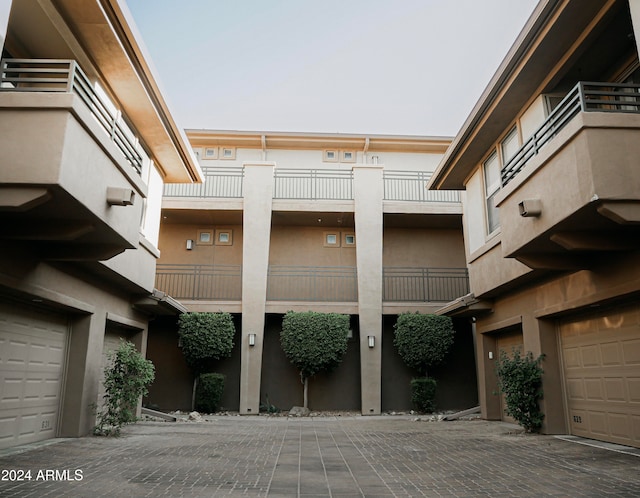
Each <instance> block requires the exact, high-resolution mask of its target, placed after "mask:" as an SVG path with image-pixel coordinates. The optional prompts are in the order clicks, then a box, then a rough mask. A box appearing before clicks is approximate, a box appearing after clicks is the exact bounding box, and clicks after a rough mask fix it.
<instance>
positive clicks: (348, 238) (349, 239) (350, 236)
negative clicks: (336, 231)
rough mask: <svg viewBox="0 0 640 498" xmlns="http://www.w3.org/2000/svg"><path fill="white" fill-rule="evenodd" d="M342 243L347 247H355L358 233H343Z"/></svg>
mask: <svg viewBox="0 0 640 498" xmlns="http://www.w3.org/2000/svg"><path fill="white" fill-rule="evenodd" d="M342 245H343V246H345V247H355V245H356V235H355V234H354V233H348V232H345V233H343V234H342Z"/></svg>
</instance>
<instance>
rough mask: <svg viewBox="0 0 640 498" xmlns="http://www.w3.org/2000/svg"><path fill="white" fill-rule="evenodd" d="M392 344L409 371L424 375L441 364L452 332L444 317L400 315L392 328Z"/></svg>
mask: <svg viewBox="0 0 640 498" xmlns="http://www.w3.org/2000/svg"><path fill="white" fill-rule="evenodd" d="M393 328H394V332H395V336H394V339H393V344H394V346H395V347H396V348H397V350H398V353H399V354H400V356H401V357H402V359H403V360H404V362H405V363H406V364H407V366H408V367H409V368H413V369H415V370H417V371H418V372H420V374H421V375H426V374H427V369H429V368H431V367H433V366H436V365H439V364H441V363H442V362H443V361H444V359H445V358H446V356H447V353H448V352H449V349H450V348H451V346H452V345H453V339H454V334H455V329H454V328H453V321H452V320H451V318H449V317H448V316H439V315H421V314H419V313H401V314H400V315H398V319H397V321H396V323H395V325H394V326H393Z"/></svg>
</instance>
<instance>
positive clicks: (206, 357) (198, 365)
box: [178, 313, 236, 374]
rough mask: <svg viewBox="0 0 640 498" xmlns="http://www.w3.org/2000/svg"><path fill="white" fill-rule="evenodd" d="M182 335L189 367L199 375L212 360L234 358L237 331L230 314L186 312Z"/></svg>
mask: <svg viewBox="0 0 640 498" xmlns="http://www.w3.org/2000/svg"><path fill="white" fill-rule="evenodd" d="M178 333H179V334H180V343H181V346H182V353H183V354H184V357H185V360H186V361H187V365H189V367H190V368H191V369H193V371H194V372H195V373H196V374H199V373H201V372H203V371H206V370H208V369H209V368H210V362H211V361H212V360H219V359H220V358H226V357H229V356H231V351H232V350H233V337H234V335H235V333H236V329H235V325H234V324H233V318H232V317H231V315H230V314H229V313H184V314H183V315H180V318H179V321H178Z"/></svg>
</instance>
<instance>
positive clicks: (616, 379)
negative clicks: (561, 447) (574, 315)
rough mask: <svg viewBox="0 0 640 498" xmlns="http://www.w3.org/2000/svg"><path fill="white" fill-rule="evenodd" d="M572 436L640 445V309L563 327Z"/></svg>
mask: <svg viewBox="0 0 640 498" xmlns="http://www.w3.org/2000/svg"><path fill="white" fill-rule="evenodd" d="M560 339H561V344H562V355H563V364H564V375H565V385H566V390H567V405H568V408H569V423H570V427H571V433H572V434H575V435H577V436H583V437H588V438H592V439H599V440H603V441H609V442H613V443H620V444H624V445H628V446H636V447H640V308H638V307H634V308H632V309H629V308H625V309H621V310H614V311H609V312H607V313H606V314H602V315H600V316H591V317H586V318H582V319H577V320H573V321H570V322H566V323H562V324H561V325H560Z"/></svg>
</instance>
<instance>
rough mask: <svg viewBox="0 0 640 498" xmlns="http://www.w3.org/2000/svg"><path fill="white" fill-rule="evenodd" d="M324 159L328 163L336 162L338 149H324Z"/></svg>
mask: <svg viewBox="0 0 640 498" xmlns="http://www.w3.org/2000/svg"><path fill="white" fill-rule="evenodd" d="M323 155H324V160H325V161H326V162H329V163H337V162H338V151H337V150H325V151H324V154H323Z"/></svg>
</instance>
